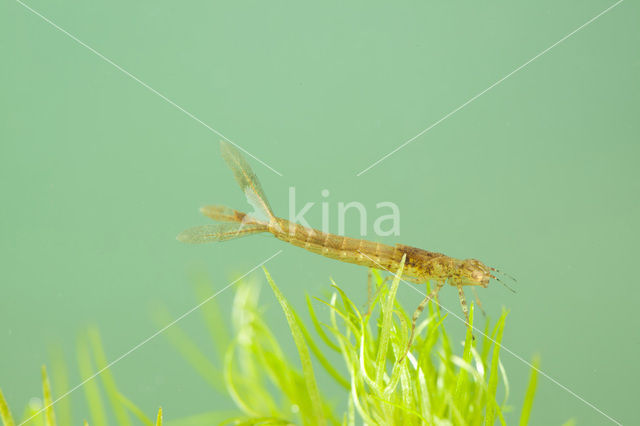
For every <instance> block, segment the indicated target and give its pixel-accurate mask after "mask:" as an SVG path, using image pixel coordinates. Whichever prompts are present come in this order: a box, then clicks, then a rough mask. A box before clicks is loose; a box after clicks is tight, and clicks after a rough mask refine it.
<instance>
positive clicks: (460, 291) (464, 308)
mask: <svg viewBox="0 0 640 426" xmlns="http://www.w3.org/2000/svg"><path fill="white" fill-rule="evenodd" d="M458 297H460V306H462V312H463V313H464V317H465V319H466V320H467V327H471V324H469V308H467V300H466V299H465V298H464V290H463V289H462V286H461V285H459V286H458Z"/></svg>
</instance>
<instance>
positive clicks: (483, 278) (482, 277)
mask: <svg viewBox="0 0 640 426" xmlns="http://www.w3.org/2000/svg"><path fill="white" fill-rule="evenodd" d="M492 269H493V268H490V267H488V266H487V265H485V264H484V263H482V262H480V261H479V260H477V259H465V260H463V261H462V262H461V264H460V279H461V280H462V284H463V285H481V286H482V287H487V286H488V285H489V280H490V279H491V278H495V277H494V276H493V275H491V271H492Z"/></svg>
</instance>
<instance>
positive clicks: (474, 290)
mask: <svg viewBox="0 0 640 426" xmlns="http://www.w3.org/2000/svg"><path fill="white" fill-rule="evenodd" d="M471 291H473V296H474V297H475V298H476V305H477V306H478V308H480V312H482V316H483V317H485V318H486V317H487V313H486V312H485V311H484V308H483V307H482V303H481V302H480V298H479V297H478V292H477V291H476V288H475V287H471Z"/></svg>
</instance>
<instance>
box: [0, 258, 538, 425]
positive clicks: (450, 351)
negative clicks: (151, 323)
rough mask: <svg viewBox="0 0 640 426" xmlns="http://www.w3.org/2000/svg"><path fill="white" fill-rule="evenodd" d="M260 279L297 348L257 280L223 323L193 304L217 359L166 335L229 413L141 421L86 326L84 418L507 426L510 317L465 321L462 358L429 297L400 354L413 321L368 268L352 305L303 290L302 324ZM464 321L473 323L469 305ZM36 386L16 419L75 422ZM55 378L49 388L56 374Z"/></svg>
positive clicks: (176, 331)
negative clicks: (505, 344) (278, 325)
mask: <svg viewBox="0 0 640 426" xmlns="http://www.w3.org/2000/svg"><path fill="white" fill-rule="evenodd" d="M265 275H266V278H267V281H268V283H269V286H270V288H271V290H272V291H273V293H274V295H275V296H276V299H277V301H278V303H279V305H280V308H281V309H282V312H283V313H284V316H285V318H286V321H287V324H288V328H289V334H290V336H291V339H292V340H293V343H294V347H295V350H294V351H291V350H290V351H288V352H287V351H286V350H284V349H283V346H287V345H290V343H291V342H285V341H283V339H282V338H279V339H277V338H276V335H275V333H274V332H273V329H272V328H271V327H270V326H269V325H268V324H267V322H266V320H265V318H264V315H263V314H262V312H261V309H260V304H259V293H260V291H259V286H258V285H257V284H256V283H255V282H250V281H241V282H239V283H238V284H237V286H236V287H235V297H234V302H233V306H232V312H231V320H230V321H224V319H223V318H222V316H221V314H220V309H219V307H218V306H217V305H216V304H215V300H213V301H212V302H210V303H207V304H205V305H203V306H202V308H201V310H200V313H201V314H202V316H203V318H204V321H205V323H206V325H207V327H208V328H209V331H210V333H211V336H212V339H213V340H214V343H215V346H216V349H217V351H218V358H219V360H220V361H217V360H215V357H212V356H210V355H209V354H207V353H206V351H205V350H202V349H201V348H199V347H198V345H197V344H196V343H194V340H193V339H192V338H191V337H190V336H189V335H188V334H187V333H186V332H185V331H184V330H183V329H181V328H180V326H179V325H174V326H172V327H170V328H169V329H167V330H166V332H165V336H166V337H167V339H168V340H169V342H170V343H171V344H172V346H174V347H175V348H176V350H178V351H179V352H180V354H181V355H182V356H183V358H184V359H185V360H186V361H187V362H188V363H189V364H190V365H191V366H192V367H193V368H194V369H195V370H196V371H197V372H198V373H199V375H200V376H202V378H203V379H204V380H206V381H207V382H208V383H209V384H210V385H211V386H212V387H213V388H214V389H215V392H224V393H225V394H227V395H229V397H230V398H231V399H232V400H233V401H234V403H235V405H236V406H237V409H238V411H237V412H236V413H234V414H231V413H228V412H217V411H215V410H213V408H214V407H205V410H206V409H208V410H210V411H206V412H204V413H200V414H196V415H194V416H191V417H188V418H183V419H172V420H168V421H166V422H165V423H163V421H162V410H161V409H160V410H159V411H158V413H157V415H156V416H153V417H155V418H153V417H148V416H147V415H146V414H145V413H144V411H143V410H141V409H140V408H139V407H138V406H136V405H135V404H134V403H133V402H132V401H131V400H130V399H128V398H127V397H125V396H124V395H123V394H122V392H121V391H120V390H119V389H118V387H117V385H116V381H115V379H114V377H113V375H112V374H111V372H110V371H109V370H108V369H105V367H106V366H107V360H106V357H105V355H104V351H103V349H102V343H101V339H100V337H99V334H98V332H97V330H96V329H94V328H92V329H89V330H88V332H87V333H86V334H84V335H83V336H82V337H81V338H80V339H79V341H78V346H77V356H78V368H79V370H80V372H81V373H82V377H83V380H84V379H87V378H89V377H91V376H92V375H93V374H95V373H96V372H97V371H101V370H103V369H105V370H104V371H103V372H102V373H101V374H100V375H99V376H98V377H96V378H95V379H93V380H89V381H87V382H86V383H85V384H84V386H83V391H84V393H85V396H86V403H87V407H88V409H89V413H90V416H89V419H88V422H86V423H85V424H90V425H104V424H107V421H108V419H115V420H116V422H117V424H119V425H125V426H126V425H131V424H134V423H135V424H139V423H141V424H144V425H154V424H155V425H161V424H165V425H172V426H187V425H198V424H238V425H240V424H242V425H256V424H272V425H275V424H304V425H323V424H324V425H328V424H343V425H355V424H362V423H366V424H403V425H422V424H429V425H431V424H434V425H451V424H469V425H479V424H487V425H491V424H494V423H495V422H496V421H498V422H499V423H500V424H505V420H504V416H503V413H504V412H505V410H506V409H508V406H507V405H506V403H507V398H508V396H509V382H508V380H507V376H506V373H505V370H504V368H503V366H502V364H501V362H500V345H499V343H500V341H501V339H502V334H503V330H504V327H505V321H506V317H507V313H506V312H503V313H502V315H501V316H500V317H499V318H498V320H497V322H496V323H495V325H493V326H490V324H489V321H488V320H487V321H486V324H485V326H484V334H485V335H486V336H489V337H486V336H482V335H479V334H478V335H476V336H475V338H474V336H473V335H472V333H471V329H469V328H468V329H467V332H466V336H465V341H464V345H463V346H462V345H460V349H461V353H458V350H456V349H454V348H456V347H458V345H457V344H455V343H452V341H453V342H455V340H454V339H453V338H452V337H450V336H449V335H448V334H447V332H446V330H445V327H444V320H445V318H446V315H443V314H442V313H441V311H440V309H439V307H438V305H437V304H436V303H434V302H431V303H429V305H428V307H427V312H428V316H425V317H426V318H424V319H423V320H422V321H421V322H419V323H418V325H417V327H416V336H415V338H414V341H413V344H412V347H411V350H410V351H409V353H408V354H407V355H406V356H404V354H405V351H406V347H407V342H408V340H409V335H410V331H411V317H410V316H409V315H408V314H407V313H406V312H405V310H404V309H403V307H402V306H401V305H400V303H399V302H398V300H396V292H397V290H398V287H399V285H400V280H399V279H398V278H397V277H396V278H395V279H394V280H393V281H392V282H391V283H389V282H388V280H385V279H383V278H382V277H381V276H380V275H379V274H378V273H377V271H372V272H371V274H370V279H371V281H372V282H371V284H372V285H371V294H370V298H369V299H370V300H369V302H368V303H367V304H366V306H360V307H359V306H358V305H357V304H356V303H354V302H353V300H352V299H351V298H349V296H347V294H346V293H345V292H344V291H343V290H342V289H341V288H340V287H339V286H338V285H337V284H336V283H332V284H333V285H332V293H331V295H330V296H329V297H327V298H326V299H320V298H311V297H307V310H308V317H309V321H307V322H305V321H303V319H302V318H301V317H300V316H299V315H298V313H297V312H296V310H294V309H293V307H292V306H291V304H290V303H289V302H288V300H287V299H286V297H285V296H284V294H283V293H282V292H281V291H280V290H279V288H278V287H277V286H276V284H275V282H274V281H273V279H272V278H271V276H270V275H269V273H268V272H267V271H266V270H265ZM426 290H427V292H428V291H429V288H428V284H427V289H426ZM196 291H197V294H198V297H199V298H201V299H205V298H206V297H207V296H208V295H209V294H211V291H212V290H211V287H210V285H209V283H208V282H207V280H204V279H199V280H197V281H196ZM156 315H157V316H156V320H157V321H158V323H160V324H166V323H167V321H170V320H171V319H172V316H171V315H170V314H169V313H168V312H167V310H166V309H160V310H158V311H157V312H156ZM470 321H471V322H473V321H474V309H473V305H471V306H470ZM306 324H310V325H311V327H312V328H310V327H308V326H307V325H306ZM230 328H231V329H232V333H231V334H230V333H229V329H230ZM278 335H279V336H282V333H279V334H278ZM460 337H462V336H460ZM534 365H537V361H534ZM54 367H55V368H54V370H53V371H54V375H53V377H54V378H59V380H60V381H62V382H64V381H65V380H66V379H65V375H64V373H61V372H60V371H61V370H63V369H62V368H61V367H60V365H59V363H58V365H56V364H55V363H54ZM330 381H334V382H335V385H331V383H330ZM536 382H537V373H536V370H535V369H533V370H532V372H531V379H530V382H529V386H528V389H527V391H526V396H525V400H524V402H523V405H522V409H521V410H520V411H521V417H520V424H527V423H528V419H529V416H530V413H531V408H532V402H533V400H534V396H535V389H536ZM42 383H43V401H42V402H41V403H40V404H35V403H33V402H32V403H31V404H30V405H29V406H28V407H27V410H26V411H25V413H24V415H23V416H22V418H23V419H27V418H30V417H32V416H34V417H33V419H32V420H31V421H30V422H29V424H33V425H46V426H53V425H56V424H61V425H66V424H73V423H72V421H71V417H70V412H71V410H70V409H69V407H65V405H64V402H65V400H64V399H63V400H61V401H60V403H59V404H56V405H54V406H53V407H48V408H45V407H47V406H49V405H50V404H51V401H55V398H56V397H58V396H59V395H60V394H61V392H57V393H55V394H54V393H52V390H51V386H50V384H49V377H48V375H47V371H46V369H45V368H44V367H43V370H42ZM53 384H54V391H55V390H56V387H55V380H54V383H53ZM65 385H66V383H65ZM65 387H68V386H65ZM212 392H214V391H212ZM52 395H54V396H52ZM105 395H106V398H105ZM105 399H106V401H107V402H108V404H106V403H105ZM43 408H45V409H43ZM165 415H166V413H165ZM0 418H1V419H2V420H3V422H4V425H5V426H14V425H15V424H17V423H16V422H15V421H14V417H12V414H11V412H10V410H9V407H8V406H7V404H6V402H5V399H4V397H3V395H2V392H1V391H0Z"/></svg>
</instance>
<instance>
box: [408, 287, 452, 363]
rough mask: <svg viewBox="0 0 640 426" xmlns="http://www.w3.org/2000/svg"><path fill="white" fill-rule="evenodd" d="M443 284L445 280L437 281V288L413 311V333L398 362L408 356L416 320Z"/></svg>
mask: <svg viewBox="0 0 640 426" xmlns="http://www.w3.org/2000/svg"><path fill="white" fill-rule="evenodd" d="M443 285H444V281H439V282H437V283H436V288H434V289H433V290H432V291H431V293H429V295H428V296H427V297H425V298H424V300H423V301H422V302H421V303H420V304H419V305H418V307H417V308H416V311H415V312H414V313H413V318H412V320H411V334H410V335H409V341H408V342H407V350H406V351H405V353H404V355H402V358H400V359H399V360H398V362H401V361H402V360H403V359H404V357H405V356H407V353H408V352H409V348H410V347H411V344H412V343H413V334H414V333H415V331H416V322H417V321H418V318H419V317H420V314H421V313H422V311H424V308H425V307H426V306H427V303H429V301H430V300H431V299H433V298H434V297H436V296H437V295H438V292H439V291H440V289H441V288H442V286H443Z"/></svg>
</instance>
